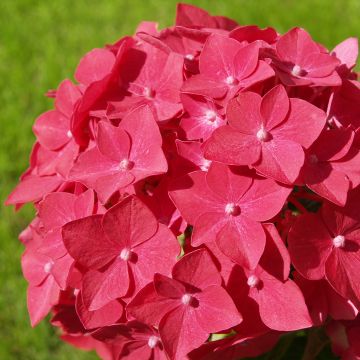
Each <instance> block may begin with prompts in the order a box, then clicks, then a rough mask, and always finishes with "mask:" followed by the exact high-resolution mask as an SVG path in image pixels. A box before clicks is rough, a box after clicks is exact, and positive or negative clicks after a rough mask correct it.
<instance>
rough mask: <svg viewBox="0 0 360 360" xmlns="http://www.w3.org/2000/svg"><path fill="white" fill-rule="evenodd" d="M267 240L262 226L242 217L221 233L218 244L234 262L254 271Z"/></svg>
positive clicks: (224, 228) (229, 224)
mask: <svg viewBox="0 0 360 360" xmlns="http://www.w3.org/2000/svg"><path fill="white" fill-rule="evenodd" d="M265 239H266V236H265V232H264V229H263V228H262V226H261V224H259V223H258V222H256V221H254V220H250V219H247V218H246V217H243V216H240V217H239V218H238V219H235V220H234V221H232V222H228V223H227V224H226V225H225V226H224V227H223V229H221V230H220V231H219V233H218V235H217V239H216V243H217V245H218V246H219V249H220V250H221V251H222V252H223V253H224V254H225V255H226V256H228V257H229V258H230V259H231V260H232V261H234V262H235V263H237V264H239V265H241V266H243V267H245V268H247V269H254V268H255V267H256V265H257V264H258V263H259V260H260V257H261V255H262V254H263V252H264V248H265Z"/></svg>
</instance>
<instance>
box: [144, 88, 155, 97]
mask: <svg viewBox="0 0 360 360" xmlns="http://www.w3.org/2000/svg"><path fill="white" fill-rule="evenodd" d="M143 95H144V96H145V97H147V98H148V99H153V98H154V96H155V91H154V90H153V89H151V88H149V87H145V88H144V90H143Z"/></svg>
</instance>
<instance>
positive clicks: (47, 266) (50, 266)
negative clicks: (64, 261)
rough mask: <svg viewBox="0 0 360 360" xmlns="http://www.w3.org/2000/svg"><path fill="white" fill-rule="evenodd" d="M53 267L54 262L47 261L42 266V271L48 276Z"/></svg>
mask: <svg viewBox="0 0 360 360" xmlns="http://www.w3.org/2000/svg"><path fill="white" fill-rule="evenodd" d="M53 266H54V262H53V261H49V262H47V263H46V264H45V265H44V271H45V272H46V273H47V274H49V273H50V271H51V269H52V268H53Z"/></svg>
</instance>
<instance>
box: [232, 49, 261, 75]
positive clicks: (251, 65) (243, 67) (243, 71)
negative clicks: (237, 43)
mask: <svg viewBox="0 0 360 360" xmlns="http://www.w3.org/2000/svg"><path fill="white" fill-rule="evenodd" d="M258 62H259V44H258V43H256V42H253V43H251V44H248V45H246V46H244V47H243V48H242V49H240V50H239V51H238V52H237V53H236V56H235V58H234V66H235V75H236V76H235V77H236V79H245V78H246V77H248V76H249V75H250V74H252V73H253V72H254V71H255V69H256V67H257V65H258Z"/></svg>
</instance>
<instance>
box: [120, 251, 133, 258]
mask: <svg viewBox="0 0 360 360" xmlns="http://www.w3.org/2000/svg"><path fill="white" fill-rule="evenodd" d="M133 255H134V253H133V252H132V251H131V250H130V249H129V248H124V249H122V250H121V253H120V259H121V260H124V261H130V260H131V259H132V257H133Z"/></svg>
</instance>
